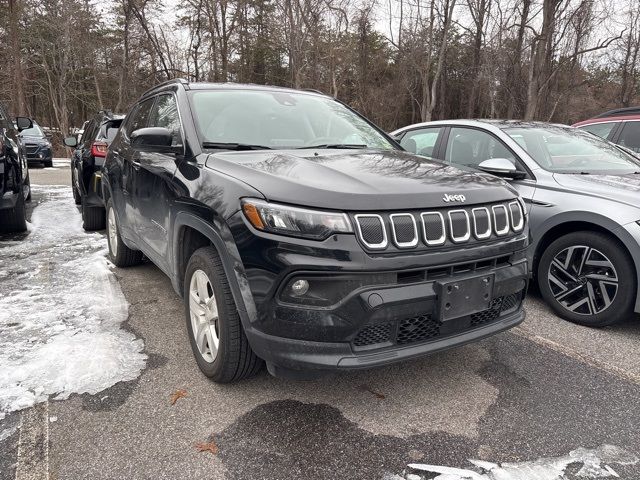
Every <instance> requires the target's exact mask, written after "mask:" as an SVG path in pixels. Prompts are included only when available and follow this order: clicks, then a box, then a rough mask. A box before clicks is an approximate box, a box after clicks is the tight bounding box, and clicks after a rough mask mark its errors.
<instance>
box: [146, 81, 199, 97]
mask: <svg viewBox="0 0 640 480" xmlns="http://www.w3.org/2000/svg"><path fill="white" fill-rule="evenodd" d="M176 83H179V84H181V85H188V84H189V81H188V80H185V79H184V78H172V79H171V80H167V81H166V82H162V83H159V84H158V85H155V86H153V87H151V88H150V89H149V90H147V91H146V92H144V93H143V94H142V96H141V97H146V96H147V95H149V94H150V93H151V92H153V91H154V90H157V89H159V88H162V87H166V86H167V85H173V84H176Z"/></svg>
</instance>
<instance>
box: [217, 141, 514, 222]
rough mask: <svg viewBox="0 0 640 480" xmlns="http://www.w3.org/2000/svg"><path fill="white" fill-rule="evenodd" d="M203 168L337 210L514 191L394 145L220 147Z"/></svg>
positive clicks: (486, 197) (489, 197) (437, 203)
mask: <svg viewBox="0 0 640 480" xmlns="http://www.w3.org/2000/svg"><path fill="white" fill-rule="evenodd" d="M206 165H207V167H208V168H210V169H213V170H216V171H219V172H221V173H224V174H227V175H230V176H232V177H234V178H237V179H239V180H242V181H243V182H245V183H247V184H248V185H250V186H252V187H253V188H255V189H257V190H259V191H260V192H261V193H262V194H263V195H264V197H265V198H266V199H267V200H272V201H279V202H285V203H293V204H297V205H304V206H310V207H320V208H330V209H336V210H357V211H366V210H396V209H409V208H435V207H443V206H456V205H461V203H460V202H445V201H444V198H443V197H444V196H445V194H447V195H464V197H465V199H466V200H465V202H464V205H472V204H480V203H487V202H493V201H500V200H506V199H510V198H514V197H515V196H517V194H516V193H515V191H514V190H513V189H511V187H509V186H508V185H507V184H506V183H505V182H503V181H502V180H500V179H498V178H496V177H493V176H490V175H485V174H481V173H473V172H470V171H462V170H459V169H457V168H454V167H451V166H449V165H446V164H443V163H440V162H436V161H433V160H429V159H426V158H423V157H418V156H415V155H412V154H409V153H406V152H402V151H399V150H391V151H380V150H355V151H354V150H312V149H310V150H286V151H278V152H270V151H268V150H266V151H250V152H221V153H216V154H212V155H210V156H209V157H208V159H207V162H206Z"/></svg>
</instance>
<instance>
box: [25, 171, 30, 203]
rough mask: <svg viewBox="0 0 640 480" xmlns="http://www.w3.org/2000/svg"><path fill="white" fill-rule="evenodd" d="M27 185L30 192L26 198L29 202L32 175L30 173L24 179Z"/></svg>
mask: <svg viewBox="0 0 640 480" xmlns="http://www.w3.org/2000/svg"><path fill="white" fill-rule="evenodd" d="M24 183H25V185H28V186H29V194H28V195H27V198H26V199H25V200H26V201H27V202H30V201H31V177H30V176H29V174H27V179H26V180H25V181H24Z"/></svg>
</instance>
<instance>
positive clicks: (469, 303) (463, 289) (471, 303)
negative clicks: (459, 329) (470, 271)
mask: <svg viewBox="0 0 640 480" xmlns="http://www.w3.org/2000/svg"><path fill="white" fill-rule="evenodd" d="M494 281H495V277H494V275H493V274H487V275H481V276H478V277H472V278H465V279H461V280H455V281H451V282H436V283H435V285H434V287H435V290H436V293H437V295H438V299H439V301H438V302H437V306H438V312H437V315H438V318H439V319H440V320H441V321H443V322H446V321H447V320H451V319H454V318H459V317H464V316H466V315H471V314H472V313H476V312H480V311H482V310H486V309H487V308H489V302H491V299H492V298H493V285H494Z"/></svg>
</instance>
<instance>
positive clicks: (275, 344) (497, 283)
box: [230, 217, 529, 370]
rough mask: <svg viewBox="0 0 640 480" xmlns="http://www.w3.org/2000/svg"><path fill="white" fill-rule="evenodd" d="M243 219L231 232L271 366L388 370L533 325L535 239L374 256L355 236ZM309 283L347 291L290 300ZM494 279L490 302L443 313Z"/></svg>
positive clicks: (252, 330)
mask: <svg viewBox="0 0 640 480" xmlns="http://www.w3.org/2000/svg"><path fill="white" fill-rule="evenodd" d="M236 220H238V221H235V222H234V221H233V220H232V221H231V222H230V226H231V227H232V228H231V231H232V233H233V236H234V240H235V244H236V245H237V246H238V250H239V253H240V256H241V258H242V263H243V265H244V268H245V271H246V279H247V282H248V287H249V288H250V290H251V296H252V298H253V300H254V301H255V307H256V308H255V310H254V312H255V313H254V315H250V318H248V320H247V321H246V322H245V324H244V327H245V332H246V335H247V338H248V340H249V342H250V344H251V346H252V348H253V350H254V351H255V353H256V354H257V355H258V356H259V357H261V358H263V359H264V360H266V361H267V362H268V364H271V365H275V366H277V367H281V368H285V369H291V370H334V369H338V370H342V369H357V368H365V367H371V366H377V365H383V364H387V363H393V362H397V361H400V360H405V359H409V358H413V357H417V356H420V355H425V354H428V353H432V352H436V351H439V350H442V349H446V348H450V347H453V346H456V345H461V344H464V343H467V342H471V341H474V340H478V339H481V338H484V337H486V336H489V335H493V334H495V333H498V332H501V331H503V330H506V329H508V328H511V327H513V326H515V325H517V324H518V323H520V322H522V320H523V319H524V312H523V310H522V300H523V298H524V295H525V293H526V290H527V287H528V281H529V271H528V264H527V260H526V256H525V249H526V247H527V245H528V238H527V235H526V234H523V235H520V236H518V237H515V238H510V239H508V240H504V241H501V242H497V243H496V242H494V243H492V244H484V245H474V246H469V247H467V248H465V247H457V248H454V249H449V250H445V251H437V252H435V251H434V252H429V253H424V254H418V253H417V252H413V254H404V255H400V256H399V255H393V256H388V255H386V256H385V255H378V256H372V255H368V254H366V253H364V252H363V251H362V249H361V247H360V246H359V244H358V243H357V241H356V239H355V237H354V236H353V235H336V236H334V237H331V238H329V239H327V240H326V241H324V242H311V241H306V240H299V239H283V238H282V237H277V236H273V235H269V234H264V233H261V232H256V231H254V230H252V229H251V227H250V226H248V225H246V224H245V223H244V222H242V220H241V219H238V218H237V217H236ZM300 278H302V279H307V280H309V284H310V285H311V287H310V289H309V292H313V291H314V290H313V288H314V287H313V285H314V283H315V282H316V279H321V280H322V282H319V283H320V284H322V285H327V286H328V287H327V288H328V289H329V290H331V289H332V288H333V287H331V286H330V283H331V281H333V282H334V283H335V284H340V285H345V288H344V294H342V295H341V296H340V297H339V298H333V299H332V300H331V301H330V302H328V303H326V304H318V303H314V302H315V300H313V298H311V303H309V302H307V303H305V301H304V300H302V299H301V300H300V301H299V303H296V302H295V300H292V299H291V297H290V296H289V297H288V296H287V295H286V294H285V293H286V290H287V288H288V287H289V286H290V285H291V282H292V281H293V280H295V279H300ZM359 278H363V279H366V281H362V282H358V279H359ZM484 278H490V279H491V289H490V290H488V291H487V292H488V293H486V297H482V298H480V299H478V296H477V295H476V294H475V292H472V291H469V292H466V293H468V295H467V296H466V297H465V295H464V293H465V292H463V295H462V297H460V296H458V297H457V298H467V299H468V300H467V301H468V303H469V305H467V306H464V305H463V306H462V308H459V306H458V305H457V304H456V305H454V306H453V307H454V308H453V310H452V311H456V312H459V315H458V316H455V315H454V316H453V317H452V316H451V315H447V314H443V305H444V303H443V298H444V294H443V288H446V287H447V286H450V285H458V284H459V285H461V286H465V285H477V283H473V282H475V281H476V280H475V279H478V280H480V279H484ZM452 282H453V283H452ZM323 288H324V287H323ZM337 290H338V291H340V290H341V289H337ZM471 290H475V289H473V288H472V289H471ZM332 291H333V293H335V291H336V289H335V288H333V290H332ZM318 292H319V293H320V295H316V298H318V297H322V291H319V290H316V291H315V293H318ZM457 303H460V302H457ZM251 310H252V309H246V311H248V312H250V311H251Z"/></svg>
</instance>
